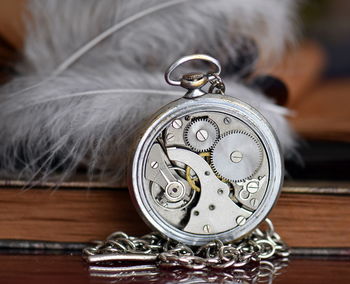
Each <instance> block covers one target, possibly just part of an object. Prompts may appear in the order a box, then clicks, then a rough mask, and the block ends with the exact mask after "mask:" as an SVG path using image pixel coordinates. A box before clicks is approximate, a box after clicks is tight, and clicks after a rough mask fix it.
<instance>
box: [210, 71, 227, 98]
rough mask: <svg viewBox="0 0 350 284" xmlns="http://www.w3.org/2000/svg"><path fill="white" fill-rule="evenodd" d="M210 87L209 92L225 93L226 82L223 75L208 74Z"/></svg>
mask: <svg viewBox="0 0 350 284" xmlns="http://www.w3.org/2000/svg"><path fill="white" fill-rule="evenodd" d="M207 77H208V81H209V83H210V87H209V90H208V93H211V94H221V95H225V90H226V87H225V84H224V81H223V80H222V79H221V77H220V76H219V75H217V74H214V73H209V74H207Z"/></svg>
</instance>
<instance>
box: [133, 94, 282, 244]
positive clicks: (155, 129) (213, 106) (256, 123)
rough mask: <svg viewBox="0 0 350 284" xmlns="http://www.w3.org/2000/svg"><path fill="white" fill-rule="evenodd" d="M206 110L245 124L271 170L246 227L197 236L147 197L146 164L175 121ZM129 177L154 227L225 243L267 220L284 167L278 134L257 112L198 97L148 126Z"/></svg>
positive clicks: (187, 239) (224, 99)
mask: <svg viewBox="0 0 350 284" xmlns="http://www.w3.org/2000/svg"><path fill="white" fill-rule="evenodd" d="M204 111H210V112H218V113H225V114H228V115H231V116H233V117H235V118H237V119H239V120H240V121H242V122H244V123H245V124H246V125H247V126H248V127H249V128H250V129H252V131H253V132H254V133H255V134H256V136H257V137H259V139H260V141H261V143H262V145H263V148H264V150H265V152H266V157H267V160H268V167H269V176H268V183H267V188H266V192H265V194H264V196H263V199H262V201H261V203H260V204H259V206H258V208H257V209H256V210H255V211H254V212H253V213H252V214H251V216H250V217H249V218H247V220H246V222H245V223H244V224H243V225H241V226H237V227H234V228H232V229H230V230H227V231H224V232H221V233H215V234H210V233H208V234H195V233H189V232H185V231H183V230H181V229H179V228H176V227H175V226H173V225H171V224H170V223H169V222H167V220H165V219H164V218H163V217H162V216H161V215H160V214H159V213H158V212H157V211H156V210H155V209H154V207H153V206H152V204H151V203H150V200H149V198H148V197H147V194H146V190H147V186H146V181H145V169H146V161H147V157H148V154H149V152H150V149H151V147H152V145H153V144H154V142H155V140H156V138H157V137H158V136H159V134H160V133H161V132H162V131H163V130H164V129H165V128H166V127H168V126H169V125H170V124H171V123H172V121H173V120H174V119H176V118H179V117H184V116H186V115H193V114H195V113H200V112H204ZM128 176H129V178H128V179H129V191H130V194H131V197H132V199H133V201H134V204H135V207H136V208H137V210H138V211H139V214H140V216H141V217H142V218H143V220H144V221H145V222H146V223H147V224H148V225H149V226H150V227H151V228H153V229H154V230H156V231H159V232H160V233H162V234H163V235H165V236H167V237H169V238H172V239H175V240H177V241H180V242H182V243H185V244H188V245H203V244H205V243H207V242H209V241H211V240H214V239H218V240H221V241H223V242H227V241H232V240H237V239H239V238H241V237H243V236H244V235H246V234H247V233H249V232H250V231H252V230H253V229H255V228H256V227H257V226H258V225H259V224H260V223H261V222H262V221H263V220H264V219H265V218H266V216H267V215H268V214H269V212H270V210H271V209H272V208H273V206H274V204H275V202H276V201H277V199H278V196H279V194H280V191H281V187H282V183H283V177H284V165H283V158H282V156H281V154H280V147H279V143H278V140H277V138H276V135H275V133H274V131H273V129H272V128H271V126H270V125H269V123H268V122H267V121H266V119H265V118H264V117H263V116H262V115H261V114H260V113H259V112H258V111H257V110H255V109H254V108H252V107H251V106H250V105H248V104H246V103H243V102H241V101H239V100H237V99H235V98H233V97H229V96H223V95H217V94H205V95H202V96H199V97H196V98H186V97H184V98H181V99H179V100H176V101H174V102H172V103H170V104H168V105H166V106H165V107H163V108H162V109H160V110H159V111H158V112H157V113H156V114H155V115H154V116H153V117H152V118H151V119H150V120H149V121H148V123H146V125H145V127H144V128H143V129H142V130H141V131H140V132H139V136H138V139H137V141H136V144H135V150H134V153H133V155H132V158H131V161H130V169H129V173H128ZM218 222H220V220H218Z"/></svg>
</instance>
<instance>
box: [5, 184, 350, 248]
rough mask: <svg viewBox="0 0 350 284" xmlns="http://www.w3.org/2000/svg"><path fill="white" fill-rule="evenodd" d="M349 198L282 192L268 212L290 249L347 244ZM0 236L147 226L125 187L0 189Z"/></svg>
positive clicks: (60, 235) (78, 237)
mask: <svg viewBox="0 0 350 284" xmlns="http://www.w3.org/2000/svg"><path fill="white" fill-rule="evenodd" d="M349 205H350V196H348V195H343V196H335V195H325V194H323V195H318V194H295V193H284V194H282V196H281V198H280V200H279V202H278V204H277V206H276V208H274V209H273V211H272V213H271V216H270V217H271V219H272V220H273V222H274V224H275V226H276V229H277V231H278V232H279V233H280V235H281V236H282V237H283V238H285V240H286V241H287V242H288V244H289V245H290V246H293V247H350V226H348V224H350V206H349ZM0 228H2V229H1V230H0V239H29V240H46V241H63V242H88V241H91V240H95V239H104V238H105V237H106V236H107V235H108V234H110V233H111V232H113V231H119V230H120V231H125V232H127V233H129V234H133V235H142V234H145V233H147V232H149V229H148V228H147V227H146V225H145V224H144V223H143V222H142V220H141V218H140V217H139V216H138V215H137V213H136V211H135V209H134V207H133V205H132V203H131V201H130V198H129V195H128V192H127V190H121V189H116V190H86V191H83V190H57V191H53V190H38V189H32V190H28V191H21V190H19V189H1V193H0Z"/></svg>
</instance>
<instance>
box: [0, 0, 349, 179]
mask: <svg viewBox="0 0 350 284" xmlns="http://www.w3.org/2000/svg"><path fill="white" fill-rule="evenodd" d="M24 6H25V0H3V1H2V3H1V8H0V82H2V83H4V82H5V81H7V80H9V79H10V78H11V76H13V75H14V74H13V71H12V68H11V66H12V65H13V63H14V62H15V61H16V60H19V59H20V49H21V47H22V42H23V36H24V27H23V25H22V22H21V12H23V9H24ZM349 11H350V1H348V0H312V1H304V4H302V5H301V7H300V23H299V26H300V38H299V43H298V46H297V47H296V48H294V49H291V51H290V52H289V53H288V54H286V56H285V58H284V60H282V62H281V63H280V64H279V65H278V66H274V67H273V68H272V70H268V72H270V73H273V74H274V75H276V76H277V77H280V78H282V79H283V80H284V81H285V82H286V84H287V85H288V88H289V90H290V94H289V97H288V103H287V106H288V107H289V108H290V109H291V110H292V111H293V113H292V115H291V117H290V122H291V123H292V125H293V126H294V128H295V129H296V131H297V133H298V134H299V135H300V137H301V138H302V139H301V140H300V147H299V152H300V155H301V158H302V159H300V160H298V161H289V162H287V172H288V177H289V178H290V179H293V180H294V179H298V180H300V179H303V180H320V179H325V180H348V179H349V174H348V169H349V168H350V146H349V145H350V144H349V143H350V111H349V107H350V56H349V50H350V17H349ZM301 161H302V162H301Z"/></svg>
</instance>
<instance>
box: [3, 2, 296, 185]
mask: <svg viewBox="0 0 350 284" xmlns="http://www.w3.org/2000/svg"><path fill="white" fill-rule="evenodd" d="M28 2H29V4H28V9H29V12H30V14H31V16H30V20H28V21H27V24H28V27H29V28H28V31H27V37H26V42H25V47H24V51H23V53H24V61H23V62H22V63H20V64H18V66H17V69H18V74H19V75H18V76H17V78H15V79H14V80H13V81H12V82H10V83H9V84H7V85H5V86H3V87H2V88H1V89H0V137H1V144H0V161H1V163H2V164H1V165H0V173H1V175H2V176H3V177H18V175H19V173H20V177H22V178H38V177H45V178H47V177H48V176H49V175H50V174H53V173H56V172H59V173H60V176H61V178H66V177H68V176H69V175H71V174H72V173H74V171H75V170H76V169H77V168H79V167H86V168H87V169H88V170H89V173H90V177H91V176H92V175H93V173H99V174H100V173H108V174H109V177H111V180H112V177H113V178H114V179H117V180H119V181H120V180H121V177H122V176H123V175H124V169H125V166H126V159H125V153H126V152H127V149H128V147H129V145H130V139H131V137H132V136H133V131H134V129H135V128H136V126H137V125H139V124H140V123H141V122H142V121H143V120H144V119H145V118H146V117H148V116H149V115H150V114H151V113H153V112H154V111H156V110H157V109H158V108H159V107H161V106H162V105H164V104H166V103H167V102H170V101H172V100H174V99H176V98H178V97H180V96H182V95H183V91H181V90H178V91H174V89H172V88H170V87H169V86H167V85H166V83H165V82H164V79H163V74H162V73H163V72H164V70H165V68H166V67H167V66H168V65H169V64H170V63H171V62H173V61H174V60H175V59H177V58H179V57H181V56H184V55H188V54H191V53H195V52H198V53H207V54H210V55H212V56H214V57H216V58H218V59H219V60H220V61H221V62H223V63H225V62H234V61H235V59H237V58H238V57H239V56H240V54H239V53H240V52H241V50H240V49H238V48H237V47H238V46H239V45H240V44H239V43H240V42H241V41H242V39H244V38H249V39H252V40H253V41H254V42H255V43H256V45H257V48H258V50H259V54H260V55H261V58H262V61H263V62H265V63H267V62H271V61H272V60H276V59H278V58H279V57H280V55H281V54H282V52H283V51H284V50H285V47H286V46H287V45H288V44H290V43H291V42H293V38H294V28H293V27H294V25H293V17H294V12H295V7H294V6H295V4H294V1H290V0H283V1H281V0H265V1H261V0H245V1H240V0H230V1H227V0H217V1H211V0H202V1H199V0H167V1H164V0H157V1H156V0H142V1H141V0H139V1H136V0H131V1H122V0H104V1H98V0H89V1H87V0H74V1H70V0H61V1H55V0H53V1H50V0H29V1H28ZM224 80H225V82H226V85H227V90H228V91H227V93H228V95H233V96H235V97H238V98H240V99H241V100H243V101H246V102H248V103H250V104H251V105H253V106H255V107H256V108H257V109H258V110H260V112H262V113H263V115H265V117H266V118H267V119H268V120H269V121H270V123H271V124H272V126H273V127H274V128H275V130H276V132H277V134H278V136H279V138H280V140H281V144H282V146H283V148H284V149H285V152H286V153H287V152H289V151H290V150H291V149H292V148H293V145H294V139H293V134H292V131H291V130H290V128H289V126H288V123H287V121H286V119H285V118H284V116H283V115H284V114H285V112H286V111H285V109H283V108H280V107H278V106H276V105H274V104H273V102H271V101H270V100H268V99H267V98H266V97H264V96H263V95H261V94H259V93H258V92H257V91H253V90H251V89H249V88H247V87H245V86H244V85H242V84H241V83H239V82H238V81H237V78H234V77H228V78H224Z"/></svg>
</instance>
